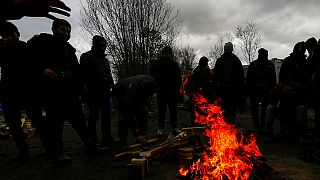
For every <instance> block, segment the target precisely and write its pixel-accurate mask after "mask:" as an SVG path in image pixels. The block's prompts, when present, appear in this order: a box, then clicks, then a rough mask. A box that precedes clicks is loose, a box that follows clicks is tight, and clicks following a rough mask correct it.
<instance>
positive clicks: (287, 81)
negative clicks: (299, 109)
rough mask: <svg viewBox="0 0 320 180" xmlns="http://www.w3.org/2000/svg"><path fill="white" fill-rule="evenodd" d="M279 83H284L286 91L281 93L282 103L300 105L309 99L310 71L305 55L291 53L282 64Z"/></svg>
mask: <svg viewBox="0 0 320 180" xmlns="http://www.w3.org/2000/svg"><path fill="white" fill-rule="evenodd" d="M279 83H280V84H282V85H283V87H284V89H285V91H284V92H285V93H283V92H282V93H281V94H282V95H281V96H280V101H282V102H281V103H286V104H292V105H299V104H305V103H306V101H307V95H306V92H307V89H306V87H307V83H308V73H307V66H306V59H305V56H304V55H303V56H297V55H295V54H294V53H291V54H290V56H288V57H286V58H285V59H284V61H283V63H282V65H281V68H280V74H279Z"/></svg>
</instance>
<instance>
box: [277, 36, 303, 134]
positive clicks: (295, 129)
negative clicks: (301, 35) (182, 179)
mask: <svg viewBox="0 0 320 180" xmlns="http://www.w3.org/2000/svg"><path fill="white" fill-rule="evenodd" d="M305 51H306V44H305V42H303V41H302V42H298V43H297V44H296V45H295V46H294V48H293V52H292V53H291V54H290V55H289V56H288V57H286V58H285V59H284V61H283V63H282V65H281V68H280V74H279V84H280V85H279V90H278V91H279V93H278V95H277V96H278V100H279V101H280V107H279V108H280V109H279V111H280V112H279V113H280V117H279V118H281V119H282V120H281V121H283V122H285V124H286V129H287V130H289V131H290V132H291V133H293V134H294V135H296V136H297V137H300V138H301V137H302V136H303V135H304V133H305V130H306V128H307V109H306V104H307V88H306V87H307V83H308V74H307V66H306V56H305ZM275 103H276V101H275V102H274V104H275Z"/></svg>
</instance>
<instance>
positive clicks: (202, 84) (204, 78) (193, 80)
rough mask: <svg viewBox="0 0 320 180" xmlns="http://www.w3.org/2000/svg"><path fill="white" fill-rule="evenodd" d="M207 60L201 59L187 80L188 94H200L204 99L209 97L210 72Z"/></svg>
mask: <svg viewBox="0 0 320 180" xmlns="http://www.w3.org/2000/svg"><path fill="white" fill-rule="evenodd" d="M208 62H209V59H208V58H207V57H205V56H203V57H201V58H200V60H199V63H198V66H197V67H196V68H195V69H194V70H193V72H192V75H191V76H190V78H189V82H188V84H187V85H188V87H187V90H188V92H189V93H190V94H197V93H199V94H201V95H203V96H205V97H206V98H209V97H210V94H211V93H212V92H211V89H210V88H211V82H210V81H211V78H212V72H211V69H210V67H209V65H208Z"/></svg>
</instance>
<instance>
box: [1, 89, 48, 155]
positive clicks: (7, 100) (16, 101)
mask: <svg viewBox="0 0 320 180" xmlns="http://www.w3.org/2000/svg"><path fill="white" fill-rule="evenodd" d="M4 94H5V97H4V98H3V99H2V106H3V110H4V117H5V120H6V123H7V124H8V126H9V128H10V133H11V135H12V137H13V139H14V141H15V143H16V145H17V147H18V149H19V151H20V152H21V151H27V148H28V145H27V143H26V142H25V138H26V134H25V133H24V132H23V129H22V127H21V125H22V122H21V115H22V111H23V110H25V111H26V114H27V116H28V118H30V120H31V122H32V124H33V125H34V127H36V129H37V130H38V133H39V136H40V139H41V141H42V143H43V145H44V144H45V139H44V135H43V134H44V121H43V119H42V109H41V106H40V103H39V101H37V99H36V98H32V97H33V96H31V95H30V94H25V95H21V94H19V93H17V94H11V93H4ZM26 96H29V97H26Z"/></svg>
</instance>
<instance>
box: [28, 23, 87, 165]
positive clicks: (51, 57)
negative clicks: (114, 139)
mask: <svg viewBox="0 0 320 180" xmlns="http://www.w3.org/2000/svg"><path fill="white" fill-rule="evenodd" d="M51 30H52V32H53V34H52V35H51V34H45V33H42V34H40V35H38V36H34V37H33V38H32V39H30V40H29V42H28V43H29V44H30V47H31V48H32V50H33V55H34V58H35V59H36V61H37V63H36V65H37V67H38V73H39V78H40V79H41V83H40V85H41V88H42V94H41V95H42V101H43V103H44V109H45V111H46V116H47V128H46V130H47V131H46V132H47V133H46V135H47V139H48V144H47V146H46V152H47V153H49V154H52V155H55V156H56V158H57V161H58V163H63V164H65V163H70V162H71V159H70V157H69V156H67V155H66V154H65V153H64V151H63V140H62V137H63V127H64V119H65V118H67V119H68V120H69V122H70V123H71V125H72V126H73V128H74V129H75V130H76V132H77V133H78V134H79V136H80V138H81V140H82V142H84V145H85V146H86V148H87V149H88V150H92V148H93V144H92V143H90V141H89V138H88V134H87V133H88V132H87V127H86V122H85V118H84V114H83V112H82V106H81V102H80V93H81V89H83V88H82V87H83V84H82V80H81V79H80V65H79V63H78V60H77V57H76V55H75V52H76V50H75V48H74V47H73V46H72V45H71V44H69V43H68V40H69V39H70V32H71V25H70V23H69V22H68V21H66V20H63V19H57V20H54V21H53V23H52V27H51Z"/></svg>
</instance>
